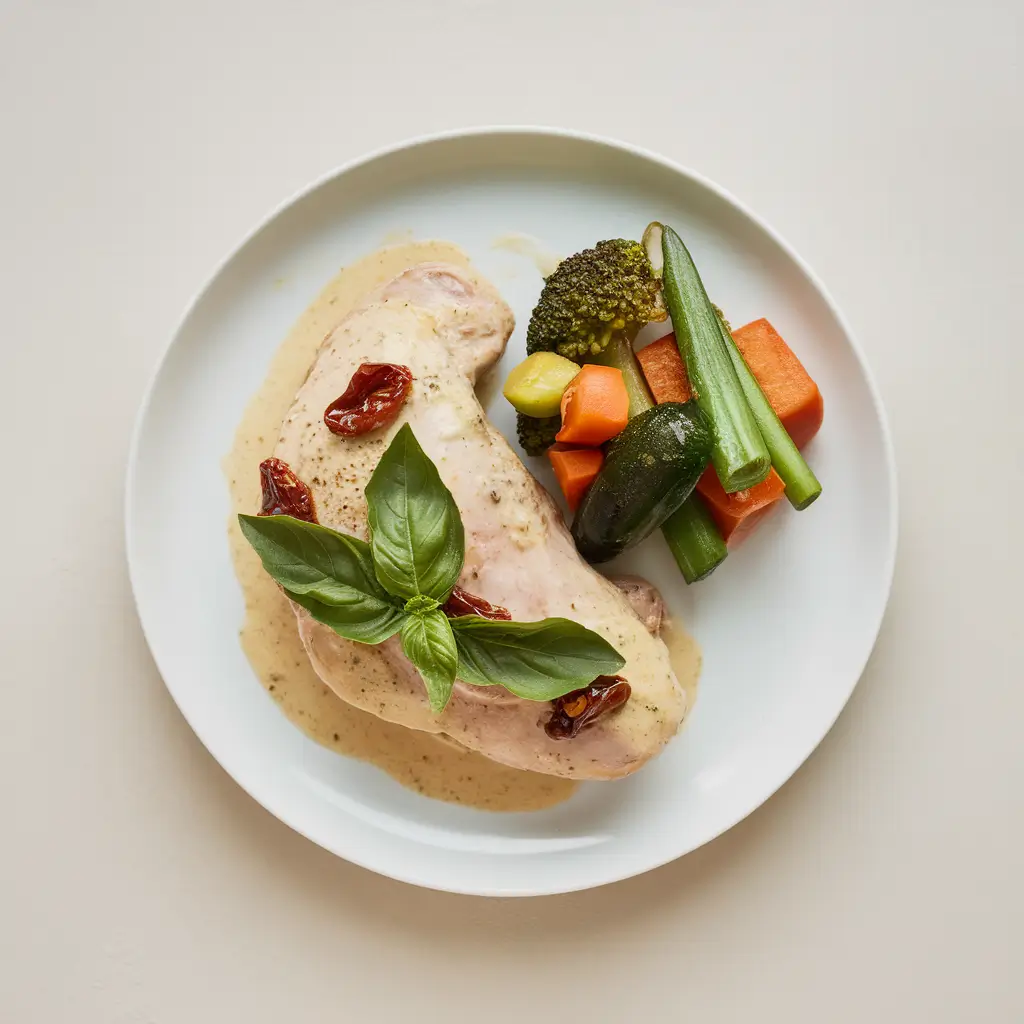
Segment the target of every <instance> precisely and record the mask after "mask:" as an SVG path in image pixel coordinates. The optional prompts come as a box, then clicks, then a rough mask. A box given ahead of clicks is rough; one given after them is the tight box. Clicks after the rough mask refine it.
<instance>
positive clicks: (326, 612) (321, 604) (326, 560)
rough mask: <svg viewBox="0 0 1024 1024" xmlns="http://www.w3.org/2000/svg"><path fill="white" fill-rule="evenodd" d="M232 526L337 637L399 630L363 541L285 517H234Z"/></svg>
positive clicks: (372, 640) (400, 617)
mask: <svg viewBox="0 0 1024 1024" xmlns="http://www.w3.org/2000/svg"><path fill="white" fill-rule="evenodd" d="M238 525H239V526H240V527H241V528H242V534H243V535H244V536H245V539H246V540H247V541H248V542H249V543H250V544H251V545H252V546H253V547H254V548H255V549H256V554H258V555H259V556H260V560H261V561H262V562H263V568H264V569H266V570H267V572H268V573H270V575H271V576H273V577H274V579H275V580H277V582H278V583H280V584H281V586H282V587H283V588H284V589H285V591H286V592H287V593H288V596H289V597H290V598H291V599H292V600H293V601H294V602H295V603H296V604H300V605H302V607H303V608H305V609H306V610H307V611H308V612H309V613H310V615H312V616H313V618H314V619H316V620H317V621H318V622H322V623H323V624H324V625H325V626H330V627H331V629H333V630H334V632H335V633H337V634H338V635H339V636H343V637H345V639H346V640H356V641H358V642H359V643H361V644H379V643H383V642H384V641H385V640H387V639H388V637H391V636H394V635H395V633H397V632H398V631H399V630H400V629H401V628H402V623H403V621H404V619H405V616H404V614H403V612H402V609H401V608H396V607H395V603H394V599H393V598H392V597H391V595H390V594H389V593H388V592H387V591H386V590H385V589H384V588H383V587H382V586H381V585H380V583H379V582H378V581H377V576H376V574H375V572H374V565H373V558H372V557H371V554H370V545H369V544H367V543H366V541H363V540H359V539H358V538H356V537H349V536H347V535H346V534H344V533H338V532H336V531H335V530H328V529H327V527H325V526H317V525H316V524H315V523H307V522H304V521H303V520H301V519H293V518H292V517H291V516H239V517H238Z"/></svg>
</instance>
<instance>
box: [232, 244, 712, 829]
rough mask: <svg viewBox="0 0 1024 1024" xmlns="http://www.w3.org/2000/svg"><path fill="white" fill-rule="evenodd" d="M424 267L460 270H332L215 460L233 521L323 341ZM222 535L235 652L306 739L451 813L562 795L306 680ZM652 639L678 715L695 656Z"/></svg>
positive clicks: (237, 538) (309, 672) (311, 676)
mask: <svg viewBox="0 0 1024 1024" xmlns="http://www.w3.org/2000/svg"><path fill="white" fill-rule="evenodd" d="M510 237H511V236H510ZM523 237H525V236H523ZM425 261H439V262H449V263H454V264H457V265H459V266H468V260H467V258H466V255H465V254H464V253H463V252H462V250H461V249H459V248H457V247H456V246H454V245H451V244H449V243H446V242H406V243H403V244H400V245H394V246H391V247H388V248H384V249H381V250H379V251H377V252H376V253H373V254H371V255H370V256H368V257H366V258H365V259H363V260H360V261H359V262H357V263H354V264H352V265H351V266H350V267H347V268H345V269H344V270H342V271H341V272H340V273H339V274H338V275H337V276H336V277H335V278H334V279H333V280H332V281H330V282H329V283H328V284H327V286H326V287H325V288H324V289H323V291H322V292H321V293H320V294H319V295H318V296H317V298H316V299H315V300H314V301H313V303H312V304H311V305H310V306H309V308H308V309H307V310H306V311H305V312H304V313H303V314H302V316H301V317H300V318H299V320H298V321H297V322H296V324H295V325H294V327H292V329H291V331H290V333H289V334H288V336H287V337H286V338H285V340H284V342H283V343H282V344H281V346H280V348H279V349H278V350H277V352H276V353H275V355H274V357H273V359H272V361H271V364H270V367H269V370H268V372H267V376H266V379H265V380H264V382H263V384H262V385H261V387H260V389H259V390H258V391H257V393H256V394H255V395H254V396H253V398H252V400H251V401H250V403H249V405H248V406H247V408H246V410H245V413H244V414H243V416H242V421H241V423H240V424H239V427H238V431H237V433H236V435H235V441H234V445H233V447H232V449H231V452H230V453H229V454H228V455H227V457H226V458H225V460H224V472H225V475H226V476H227V479H228V483H229V486H230V492H231V502H232V509H233V513H237V512H252V511H253V510H255V509H256V508H258V507H259V502H260V487H259V473H258V472H257V467H258V466H259V463H260V462H261V461H262V460H263V459H265V458H267V457H268V456H270V455H271V454H272V453H273V450H274V446H275V445H276V443H277V440H278V432H279V430H280V427H281V423H282V421H283V420H284V417H285V415H286V413H287V412H288V409H289V408H290V406H291V404H292V401H293V399H294V397H295V393H296V391H298V389H299V387H300V386H301V384H302V382H303V381H304V380H305V378H306V375H307V373H308V371H309V369H310V367H311V366H312V364H313V362H314V360H315V358H316V354H317V351H318V349H319V348H320V345H321V343H322V341H323V340H324V338H325V337H326V335H327V334H328V333H329V332H330V331H331V330H332V329H333V328H334V327H335V326H336V325H337V324H338V323H339V322H340V321H341V320H342V319H343V318H344V317H345V316H346V315H347V314H348V313H349V312H350V311H351V310H352V309H353V308H356V307H357V305H358V304H359V302H360V300H361V299H362V297H363V296H364V295H366V294H367V293H368V292H370V291H372V290H373V289H375V288H376V287H378V286H379V285H381V284H383V283H384V282H385V281H389V280H391V279H392V278H394V277H396V276H397V275H398V274H400V273H401V272H402V271H404V270H406V269H408V268H409V267H411V266H413V265H415V264H417V263H422V262H425ZM555 262H556V263H557V260H555ZM538 269H540V264H539V263H538ZM541 272H542V273H544V270H542V271H541ZM548 272H550V270H548ZM228 533H229V540H230V544H231V554H232V558H233V561H234V565H235V571H236V573H237V575H238V580H239V583H240V584H241V587H242V592H243V595H244V597H245V622H244V623H243V626H242V629H241V632H240V640H241V644H242V649H243V650H244V651H245V654H246V657H247V658H248V659H249V662H250V664H251V665H252V667H253V671H254V672H255V673H256V676H257V678H258V679H259V680H260V682H261V683H262V684H263V686H264V687H265V688H266V689H267V691H268V692H269V693H270V695H271V697H273V699H274V700H275V701H276V702H277V704H278V705H279V706H280V708H281V710H282V711H283V712H284V714H285V715H286V716H287V718H288V719H289V720H290V721H291V722H292V723H293V724H295V725H296V726H298V727H299V728H300V729H301V730H302V731H303V732H304V733H306V735H307V736H309V737H311V738H312V739H314V740H316V741H317V742H318V743H320V744H322V745H323V746H325V747H328V748H330V749H331V750H335V751H337V752H338V753H340V754H344V755H346V756H348V757H356V758H359V759H361V760H364V761H368V762H370V763H372V764H374V765H376V766H377V767H378V768H380V769H382V770H383V771H385V772H387V773H388V774H389V775H390V776H391V777H392V778H394V779H395V780H396V781H398V782H400V783H401V784H402V785H404V786H408V787H409V788H410V789H413V790H416V791H417V792H419V793H423V794H424V795H426V796H430V797H434V798H435V799H439V800H447V801H450V802H452V803H458V804H464V805H466V806H470V807H476V808H480V809H484V810H492V811H531V810H539V809H541V808H544V807H551V806H553V805H555V804H558V803H561V802H562V801H563V800H567V799H568V798H569V797H570V796H571V795H572V793H573V792H574V790H575V789H576V786H577V783H575V782H572V781H570V780H568V779H560V778H556V777H554V776H550V775H542V774H539V773H536V772H527V771H522V770H520V769H517V768H509V767H506V766H505V765H501V764H498V763H497V762H495V761H491V760H489V759H488V758H486V757H484V756H483V755H481V754H477V753H475V752H473V751H468V750H465V749H464V748H462V747H460V746H459V745H458V744H456V743H453V742H452V741H451V740H448V739H447V738H446V737H444V736H437V735H431V734H429V733H425V732H418V731H415V730H411V729H406V728H404V727H403V726H399V725H394V724H392V723H390V722H385V721H384V720H382V719H380V718H377V717H375V716H374V715H371V714H369V713H367V712H365V711H361V710H359V709H358V708H355V707H353V706H351V705H350V704H347V703H346V702H345V701H343V700H341V699H340V698H339V697H338V696H336V695H335V694H334V692H333V691H332V690H330V689H329V688H328V687H327V686H326V684H324V683H323V682H322V681H321V680H320V678H319V676H317V674H316V673H315V672H314V671H313V668H312V666H311V665H310V662H309V659H308V657H307V656H306V652H305V649H304V648H303V646H302V643H301V641H300V640H299V635H298V630H297V629H296V624H295V616H294V614H293V613H292V610H291V608H290V606H289V605H288V602H287V601H286V599H285V597H284V595H283V594H282V593H281V591H280V590H279V589H278V587H277V585H276V584H275V583H274V582H273V580H272V579H271V578H270V577H269V576H268V575H267V574H266V573H265V572H264V571H263V568H262V566H261V565H260V561H259V558H258V557H257V556H256V553H255V552H254V551H253V549H252V548H251V547H250V546H249V544H248V543H246V541H245V540H244V538H243V537H242V535H241V532H240V531H239V529H238V523H237V520H236V518H235V515H234V514H232V515H231V517H230V519H229V524H228ZM662 635H663V637H664V639H665V642H666V644H667V645H668V648H669V653H670V657H671V661H672V666H673V668H674V670H675V672H676V675H677V676H678V677H679V681H680V683H681V684H682V685H683V687H684V689H685V690H686V693H687V709H690V708H692V706H693V699H694V695H695V690H696V682H697V676H698V674H699V672H700V654H699V651H698V649H697V646H696V644H695V642H694V641H693V640H692V638H690V637H689V636H688V635H687V634H686V633H685V632H684V631H682V630H681V629H680V628H679V627H678V626H676V625H673V624H670V623H668V622H667V621H666V624H665V626H664V627H663V634H662Z"/></svg>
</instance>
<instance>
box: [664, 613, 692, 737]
mask: <svg viewBox="0 0 1024 1024" xmlns="http://www.w3.org/2000/svg"><path fill="white" fill-rule="evenodd" d="M660 636H661V639H662V640H663V641H664V643H665V646H666V647H667V648H668V660H669V662H671V664H672V671H673V672H675V674H676V679H678V680H679V685H680V686H681V687H682V688H683V692H684V693H685V694H686V716H687V718H689V715H690V712H691V711H692V710H693V705H694V703H695V702H696V700H697V680H698V679H699V678H700V667H701V653H700V645H699V644H698V643H697V641H696V640H694V638H693V637H692V636H690V634H689V633H687V632H686V630H685V629H684V628H683V627H682V625H681V624H680V623H679V622H678V621H676V620H675V619H672V618H670V617H669V616H668V615H666V616H665V618H664V619H663V620H662V623H661V634H660ZM683 724H684V725H685V724H686V719H685V718H684V719H683Z"/></svg>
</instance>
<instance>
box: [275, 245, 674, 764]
mask: <svg viewBox="0 0 1024 1024" xmlns="http://www.w3.org/2000/svg"><path fill="white" fill-rule="evenodd" d="M512 327H513V318H512V312H511V310H510V309H509V308H508V306H507V305H506V304H505V303H504V302H503V301H502V299H501V297H500V296H499V295H498V293H497V292H496V291H495V289H494V288H493V287H492V286H491V285H490V284H489V283H487V282H485V281H483V280H480V279H479V278H476V277H473V276H470V275H469V274H468V273H467V272H466V271H464V270H463V269H461V268H458V267H455V266H449V265H446V264H437V263H435V264H422V265H419V266H417V267H414V268H413V269H411V270H409V271H407V272H406V273H404V274H402V275H400V276H399V277H397V278H396V279H395V280H393V281H391V282H390V283H388V284H386V285H385V286H384V287H383V288H381V289H380V290H379V291H377V292H376V293H374V294H372V295H370V296H368V297H367V300H366V303H365V305H364V306H363V307H362V308H360V309H357V310H355V311H354V312H353V313H351V314H350V315H349V316H348V317H347V318H346V319H345V320H344V321H343V322H342V323H341V324H339V325H338V327H337V328H335V329H334V330H333V331H332V332H331V333H330V334H329V335H328V337H327V338H326V339H325V340H324V343H323V346H322V347H321V349H320V352H319V355H318V357H317V360H316V363H315V364H314V366H313V368H312V369H311V371H310V374H309V377H308V378H307V380H306V382H305V383H304V384H303V386H302V388H301V389H300V390H299V393H298V395H297V396H296V398H295V403H294V405H293V406H292V408H291V410H290V411H289V413H288V415H287V417H286V418H285V421H284V424H283V425H282V428H281V435H280V439H279V441H278V444H277V447H276V450H275V453H274V454H275V455H276V456H277V457H278V458H280V459H283V460H284V461H285V462H287V463H288V464H289V465H290V466H291V467H292V469H293V470H294V471H295V472H296V473H297V474H298V476H299V477H300V478H301V479H302V480H304V481H305V482H306V484H308V485H309V487H310V488H311V489H312V491H313V495H314V497H315V500H316V507H317V513H318V517H319V520H320V522H321V523H323V524H324V525H325V526H329V527H331V528H333V529H336V530H341V531H343V532H345V533H350V534H354V535H356V536H359V537H363V538H365V537H366V536H367V512H366V500H365V497H364V494H363V492H364V489H365V487H366V483H367V481H368V480H369V477H370V474H371V472H372V471H373V469H374V467H375V466H376V464H377V461H378V460H379V458H380V456H381V454H382V453H383V451H384V450H385V448H386V447H387V445H388V444H389V443H390V441H391V438H392V436H393V435H394V433H395V431H397V429H398V428H399V427H400V426H401V425H402V424H403V423H405V422H408V423H409V424H410V425H411V427H412V429H413V431H414V433H415V435H416V438H417V440H418V441H419V443H420V444H421V445H422V447H423V449H424V450H425V451H426V453H427V454H428V455H429V456H430V457H431V458H432V459H433V460H434V462H435V464H436V465H437V468H438V471H439V472H440V474H441V478H442V479H443V480H444V482H445V484H446V485H447V486H448V487H449V488H450V490H451V492H452V494H453V495H454V497H455V501H456V503H457V504H458V506H459V509H460V511H461V513H462V519H463V523H464V526H465V532H466V560H465V566H464V569H463V573H462V576H461V578H460V580H459V584H460V586H462V587H464V588H465V589H466V590H468V591H470V592H472V593H473V594H476V595H479V596H480V597H483V598H485V599H486V600H487V601H490V602H491V603H493V604H497V605H502V606H504V607H505V608H507V609H508V610H509V611H510V612H511V613H512V617H513V618H514V619H519V620H533V619H541V618H545V617H547V616H556V615H558V616H565V617H566V618H571V619H575V620H576V621H577V622H580V623H582V624H583V625H585V626H587V627H589V628H590V629H593V630H595V631H596V632H598V633H600V634H601V635H603V636H604V637H606V638H607V639H608V641H609V642H610V643H612V644H613V645H614V646H615V647H616V648H617V649H618V650H619V652H620V653H621V654H622V656H623V657H624V658H625V659H626V665H625V667H624V668H623V669H622V672H621V674H622V675H623V676H624V677H625V678H626V679H627V680H628V681H629V683H630V685H631V687H632V696H631V697H630V699H629V700H628V701H627V702H626V704H625V705H624V706H623V707H622V708H621V709H619V710H617V711H614V712H612V713H610V714H608V715H605V716H603V717H601V718H598V719H596V720H595V721H594V722H593V723H592V724H590V725H588V726H586V727H584V729H582V730H581V731H580V733H579V734H578V735H577V736H576V737H574V738H572V739H562V740H554V739H551V738H549V737H548V736H547V734H546V733H545V731H544V728H543V726H544V723H545V722H546V721H547V719H548V717H549V716H550V714H551V706H550V705H549V704H547V703H538V702H534V701H526V700H522V699H520V698H518V697H515V696H513V695H512V694H510V693H508V692H507V691H504V690H502V689H500V688H498V687H475V686H470V685H466V684H464V683H461V682H458V683H456V685H455V689H454V692H453V694H452V698H451V701H450V702H449V704H448V707H447V708H446V709H445V711H444V712H443V713H442V714H440V715H435V714H434V713H433V712H432V711H431V709H430V706H429V704H428V703H427V698H426V693H425V690H424V687H423V683H422V681H421V680H420V678H419V675H418V673H417V672H416V669H415V668H414V667H413V666H412V665H411V664H410V663H409V661H408V660H407V659H406V658H405V656H404V655H403V654H402V650H401V647H400V644H399V641H398V638H397V637H395V638H393V639H391V640H389V641H387V642H386V643H384V644H381V645H379V646H376V647H368V646H365V645H361V644H357V643H353V642H351V641H348V640H344V639H342V638H341V637H339V636H338V635H337V634H336V633H334V632H333V631H331V630H330V629H329V628H328V627H326V626H324V625H322V624H320V623H318V622H316V621H314V620H313V619H311V618H310V617H309V616H308V615H307V614H306V613H305V612H304V611H303V610H302V609H301V608H298V607H296V608H295V612H296V616H297V619H298V628H299V633H300V635H301V638H302V642H303V644H304V646H305V648H306V651H307V652H308V654H309V657H310V660H311V662H312V664H313V667H314V668H315V670H316V672H317V673H318V674H319V676H320V677H321V678H322V679H323V680H324V682H325V683H326V684H327V685H328V686H330V687H331V688H332V689H333V690H334V692H335V693H337V694H338V696H339V697H341V698H343V699H344V700H346V701H348V702H349V703H351V704H354V705H356V706H357V707H360V708H363V709H364V710H366V711H369V712H372V713H373V714H375V715H378V716H380V717H381V718H385V719H387V720H389V721H392V722H397V723H399V724H401V725H404V726H407V727H409V728H411V729H421V730H425V731H428V732H433V733H444V734H447V735H448V736H450V737H451V738H452V739H454V740H455V741H457V742H458V743H460V744H462V745H463V746H466V747H469V748H470V749H472V750H477V751H479V752H480V753H482V754H484V755H486V756H487V757H490V758H492V759H494V760H496V761H500V762H502V763H504V764H507V765H512V766H514V767H517V768H525V769H530V770H532V771H538V772H546V773H549V774H552V775H561V776H566V777H570V778H577V779H610V778H616V777H619V776H622V775H626V774H628V773H630V772H632V771H634V770H635V769H636V768H638V767H640V765H642V764H643V763H644V762H645V761H647V760H648V759H649V758H651V757H652V756H653V755H655V754H656V753H657V752H658V751H659V750H660V749H661V748H662V747H663V746H664V744H665V743H667V742H668V740H670V739H671V738H672V737H673V736H674V735H675V733H676V731H677V729H678V728H679V725H680V723H681V722H682V719H683V716H684V714H685V712H686V707H685V694H684V692H683V690H682V688H681V687H680V685H679V683H678V682H677V680H676V678H675V675H674V674H673V672H672V667H671V665H670V663H669V655H668V651H667V649H666V647H665V645H664V644H663V643H662V642H661V641H660V640H659V639H658V638H657V636H656V635H653V633H656V631H657V628H658V625H660V619H661V605H660V598H658V597H657V594H656V592H654V596H653V597H652V596H651V592H652V590H653V588H650V587H649V586H647V587H646V588H645V587H644V586H641V585H640V583H642V581H640V582H637V581H632V582H631V583H630V584H629V585H628V586H629V589H631V591H632V593H631V598H632V599H633V600H634V601H635V602H636V603H637V607H638V610H639V614H638V613H637V612H635V611H634V610H633V607H631V603H630V600H629V599H627V597H626V596H625V595H624V593H623V591H622V590H620V589H619V588H618V587H616V586H615V585H614V584H613V583H611V582H609V581H608V580H607V579H605V578H604V577H603V576H601V575H600V574H598V573H597V572H595V571H594V570H593V569H591V568H590V567H589V566H588V565H586V563H585V562H583V560H582V559H581V558H580V557H579V555H578V554H577V552H576V549H575V547H574V545H573V542H572V538H571V537H570V536H569V532H568V530H567V529H566V527H565V525H564V523H563V521H562V516H561V514H560V512H559V511H558V509H557V508H556V506H555V505H554V503H553V502H552V501H551V499H550V497H549V496H548V494H547V493H546V492H545V491H544V489H543V488H542V487H540V485H539V484H538V483H537V482H536V481H535V480H534V478H533V477H532V476H531V475H530V473H529V472H528V471H527V469H526V468H525V466H524V465H523V464H522V462H521V461H520V460H519V458H518V456H517V455H516V454H515V452H513V451H512V449H511V448H510V447H509V445H508V444H507V442H506V441H505V439H504V438H503V437H502V436H501V435H500V434H499V433H498V432H497V431H496V430H495V429H494V427H493V426H492V425H491V424H490V422H489V421H488V419H487V417H486V416H485V415H484V412H483V410H482V408H481V407H480V403H479V402H478V401H477V397H476V394H475V392H474V383H475V382H476V380H477V379H478V378H479V376H480V375H481V374H482V373H483V372H484V371H485V370H486V369H487V368H488V367H490V366H492V365H493V364H494V363H495V362H496V361H497V359H498V358H499V357H500V356H501V353H502V352H503V351H504V347H505V343H506V342H507V340H508V337H509V335H510V334H511V332H512ZM364 362H391V363H399V364H402V365H404V366H407V367H409V368H410V370H411V371H412V373H413V376H414V378H415V382H414V384H413V388H412V392H411V394H410V397H409V399H408V400H407V401H406V403H405V405H404V406H403V408H402V411H401V414H400V416H399V418H398V420H397V422H396V423H394V424H393V425H392V426H391V427H390V428H388V429H385V430H380V431H375V432H373V433H370V434H367V435H365V436H363V437H358V438H354V439H345V438H340V437H337V436H335V435H333V434H331V433H330V432H329V431H328V430H327V428H326V427H325V425H324V421H323V414H324V410H325V408H326V407H327V406H328V405H329V404H330V403H331V402H332V401H333V400H334V399H336V398H337V397H338V395H340V394H341V393H342V392H343V391H344V390H345V388H346V387H347V385H348V382H349V380H350V378H351V377H352V374H353V373H354V371H355V370H356V368H357V367H358V366H359V365H360V364H361V363H364ZM648 626H651V627H652V629H651V631H649V629H648Z"/></svg>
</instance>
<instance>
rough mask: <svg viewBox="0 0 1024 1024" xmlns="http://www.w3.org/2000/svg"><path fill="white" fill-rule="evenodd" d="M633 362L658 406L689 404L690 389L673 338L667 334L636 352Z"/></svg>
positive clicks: (674, 338)
mask: <svg viewBox="0 0 1024 1024" xmlns="http://www.w3.org/2000/svg"><path fill="white" fill-rule="evenodd" d="M636 358H637V360H638V361H639V363H640V369H641V370H643V371H644V377H646V378H647V386H648V387H649V388H650V389H651V394H652V395H654V400H655V402H657V403H658V405H661V404H662V403H663V402H688V401H689V400H690V399H691V398H693V388H691V387H690V378H689V376H687V373H686V366H685V365H684V364H683V360H682V357H681V356H680V355H679V346H678V345H677V344H676V336H675V335H674V334H666V335H665V337H664V338H659V339H658V340H657V341H652V342H651V343H650V345H645V346H644V347H643V348H642V349H640V351H639V352H637V354H636Z"/></svg>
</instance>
